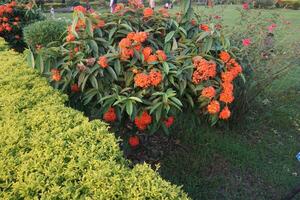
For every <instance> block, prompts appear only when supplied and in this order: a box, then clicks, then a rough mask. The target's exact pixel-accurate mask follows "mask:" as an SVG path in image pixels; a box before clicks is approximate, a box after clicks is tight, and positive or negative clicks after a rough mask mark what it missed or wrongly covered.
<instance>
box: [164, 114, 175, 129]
mask: <svg viewBox="0 0 300 200" xmlns="http://www.w3.org/2000/svg"><path fill="white" fill-rule="evenodd" d="M174 119H175V118H174V116H170V117H169V118H168V119H166V120H165V121H164V124H165V125H166V127H167V128H170V127H171V126H172V124H173V123H174Z"/></svg>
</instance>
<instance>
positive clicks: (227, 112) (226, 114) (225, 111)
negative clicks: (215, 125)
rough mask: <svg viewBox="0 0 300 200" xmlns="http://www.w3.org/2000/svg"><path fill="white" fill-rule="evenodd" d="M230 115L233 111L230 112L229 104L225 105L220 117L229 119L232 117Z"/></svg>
mask: <svg viewBox="0 0 300 200" xmlns="http://www.w3.org/2000/svg"><path fill="white" fill-rule="evenodd" d="M230 115H231V112H230V110H229V108H228V106H225V107H224V108H223V110H222V111H221V112H220V114H219V118H220V119H224V120H226V119H228V118H229V117H230Z"/></svg>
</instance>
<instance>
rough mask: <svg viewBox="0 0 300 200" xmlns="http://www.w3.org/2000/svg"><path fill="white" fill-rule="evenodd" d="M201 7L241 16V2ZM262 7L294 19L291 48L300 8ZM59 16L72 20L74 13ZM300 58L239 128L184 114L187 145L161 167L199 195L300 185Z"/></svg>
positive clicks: (254, 194)
mask: <svg viewBox="0 0 300 200" xmlns="http://www.w3.org/2000/svg"><path fill="white" fill-rule="evenodd" d="M195 8H196V7H195ZM196 9H197V10H199V12H203V13H214V14H218V15H222V16H223V17H224V22H225V24H227V25H229V26H234V24H235V23H236V22H237V19H238V12H237V11H236V6H224V7H223V6H216V7H215V8H213V9H207V8H205V7H197V8H196ZM259 11H263V12H264V13H266V15H268V14H270V13H279V14H281V15H282V16H283V17H284V18H285V20H287V21H289V22H291V26H290V27H289V29H288V30H284V35H283V37H282V40H286V41H287V45H286V48H290V46H289V45H290V43H292V42H296V41H297V40H298V41H300V37H299V35H300V11H299V10H286V9H274V10H257V11H254V13H253V14H255V12H259ZM173 12H176V9H173ZM57 17H65V18H69V19H70V17H71V14H57ZM285 33H288V34H285ZM298 61H299V64H296V65H295V66H294V68H293V70H292V71H290V72H289V74H287V75H285V76H283V77H281V78H280V79H279V80H277V81H276V82H274V84H273V85H272V86H271V87H270V89H268V90H267V92H266V94H264V95H263V96H262V97H261V98H260V99H261V101H259V102H258V103H259V104H258V105H257V106H255V107H254V108H253V109H252V112H251V114H249V116H247V117H246V119H245V120H243V122H242V123H241V124H237V126H236V128H234V129H224V128H222V129H220V130H216V129H212V128H210V127H207V126H206V125H205V124H201V123H200V122H199V121H198V120H197V118H195V116H193V115H191V114H186V115H183V116H180V118H178V119H177V120H180V121H181V122H180V127H176V131H174V133H176V137H177V138H178V139H179V141H180V146H182V147H183V148H180V147H179V148H177V149H176V150H174V151H173V152H171V153H170V154H168V155H167V156H166V157H165V159H164V160H163V161H162V163H161V168H160V172H161V174H162V176H163V177H164V178H166V179H168V180H170V181H171V182H173V183H176V184H178V185H183V189H184V190H185V191H186V192H187V193H188V194H189V195H190V196H191V197H192V198H193V199H230V200H232V199H243V200H245V199H280V198H281V197H282V196H284V195H285V194H286V193H287V192H288V191H290V190H291V189H292V188H293V187H294V186H296V185H297V184H298V185H299V184H300V162H298V161H297V160H296V158H295V155H296V154H297V153H298V152H299V151H300V78H299V77H300V59H299V60H298ZM266 99H267V100H268V101H263V100H266ZM263 102H268V103H266V104H264V103H263ZM298 199H300V195H298Z"/></svg>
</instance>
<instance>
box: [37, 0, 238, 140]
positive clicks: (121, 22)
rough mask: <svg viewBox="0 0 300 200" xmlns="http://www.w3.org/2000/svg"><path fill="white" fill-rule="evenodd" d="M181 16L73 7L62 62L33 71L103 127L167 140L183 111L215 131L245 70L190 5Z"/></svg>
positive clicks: (134, 5) (137, 7)
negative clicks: (73, 99) (99, 11)
mask: <svg viewBox="0 0 300 200" xmlns="http://www.w3.org/2000/svg"><path fill="white" fill-rule="evenodd" d="M187 2H188V1H187ZM183 13H189V14H184V15H182V16H180V15H179V16H177V17H176V18H173V17H170V15H169V13H168V11H167V10H165V9H160V10H159V11H153V10H152V9H150V8H144V7H143V5H142V4H139V2H138V1H132V2H130V4H129V7H124V5H123V4H118V5H117V8H116V13H114V14H111V13H103V14H101V15H99V14H97V13H89V12H87V11H86V10H85V8H83V7H76V8H75V12H74V15H73V23H72V25H71V26H69V28H68V35H67V37H66V42H65V44H63V45H62V46H60V47H58V48H56V50H57V51H58V52H59V53H60V54H62V55H63V61H62V62H58V63H57V65H51V66H50V67H47V68H45V67H43V68H41V66H43V64H42V63H41V65H35V67H38V69H39V70H40V71H41V72H42V73H43V74H45V75H48V77H49V81H50V82H51V83H52V84H53V86H54V87H56V88H60V89H62V90H64V91H66V92H67V93H70V94H71V96H73V95H74V96H76V97H77V98H76V101H78V100H79V101H81V102H83V103H84V104H85V105H86V108H92V109H94V110H98V115H101V116H102V117H103V119H104V120H105V121H107V122H111V123H118V124H119V125H121V126H123V127H126V126H127V124H130V123H134V124H135V127H136V128H134V129H133V131H136V129H138V131H142V132H143V131H146V130H148V131H149V132H150V133H155V132H156V131H158V130H159V129H162V130H164V131H165V132H166V133H167V134H168V133H169V131H168V128H169V127H170V126H171V125H172V123H173V121H174V116H175V115H176V113H178V112H182V111H183V109H185V108H187V107H192V108H193V109H195V110H198V112H199V113H201V114H202V115H205V116H208V118H209V121H210V123H212V124H215V123H216V122H217V121H218V120H219V119H223V120H226V119H228V118H229V117H230V110H229V106H230V104H231V103H232V102H233V100H234V97H233V93H234V84H235V83H234V82H235V81H234V80H235V79H239V77H240V76H241V72H242V67H241V66H240V65H239V64H238V62H237V60H236V59H235V58H234V57H233V55H231V54H230V43H229V40H228V39H227V38H226V37H225V36H224V35H223V34H222V31H220V27H219V26H215V25H214V24H213V23H211V24H201V23H200V22H201V18H200V16H199V15H197V14H194V13H193V12H192V9H191V7H190V6H189V5H188V4H186V5H184V6H183ZM191 19H192V20H191ZM52 50H53V48H52ZM45 69H47V70H46V71H45ZM75 94H76V95H75Z"/></svg>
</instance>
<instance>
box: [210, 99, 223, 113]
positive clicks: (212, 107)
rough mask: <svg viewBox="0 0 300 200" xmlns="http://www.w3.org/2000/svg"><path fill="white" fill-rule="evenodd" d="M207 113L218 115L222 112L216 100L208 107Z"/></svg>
mask: <svg viewBox="0 0 300 200" xmlns="http://www.w3.org/2000/svg"><path fill="white" fill-rule="evenodd" d="M207 111H208V113H210V114H217V113H218V112H220V103H219V102H218V101H216V100H212V101H211V102H210V103H209V104H208V106H207Z"/></svg>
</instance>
